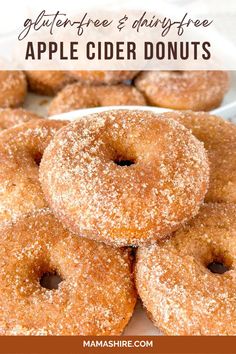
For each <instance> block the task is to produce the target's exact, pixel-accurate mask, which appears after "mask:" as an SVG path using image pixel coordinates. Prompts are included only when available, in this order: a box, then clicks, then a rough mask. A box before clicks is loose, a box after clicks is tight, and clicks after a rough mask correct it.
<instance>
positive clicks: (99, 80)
mask: <svg viewBox="0 0 236 354" xmlns="http://www.w3.org/2000/svg"><path fill="white" fill-rule="evenodd" d="M68 73H69V74H70V75H71V77H73V78H74V79H76V80H78V81H80V82H83V83H89V84H92V85H98V84H118V83H120V82H123V81H126V80H132V79H133V78H134V77H135V76H136V75H137V73H138V71H127V70H114V71H112V70H107V71H106V70H100V71H99V70H98V71H89V70H84V71H73V70H72V71H69V72H68Z"/></svg>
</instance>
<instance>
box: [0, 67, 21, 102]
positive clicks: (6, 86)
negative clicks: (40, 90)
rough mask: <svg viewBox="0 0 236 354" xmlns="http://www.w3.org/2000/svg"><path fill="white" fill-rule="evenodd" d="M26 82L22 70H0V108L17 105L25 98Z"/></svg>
mask: <svg viewBox="0 0 236 354" xmlns="http://www.w3.org/2000/svg"><path fill="white" fill-rule="evenodd" d="M26 91H27V83H26V79H25V75H24V73H23V72H22V71H0V108H9V107H13V108H14V107H19V106H20V105H21V104H22V103H23V102H24V99H25V96H26Z"/></svg>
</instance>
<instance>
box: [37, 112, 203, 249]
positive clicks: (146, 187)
mask: <svg viewBox="0 0 236 354" xmlns="http://www.w3.org/2000/svg"><path fill="white" fill-rule="evenodd" d="M40 180H41V183H42V187H43V190H44V193H45V196H46V199H47V201H48V202H49V205H50V206H51V208H52V209H53V211H54V213H55V215H57V217H58V218H59V219H60V220H61V221H62V222H63V223H64V224H65V225H66V226H67V227H68V228H69V229H70V230H72V231H74V232H77V233H79V234H80V235H81V236H86V237H88V238H93V239H96V240H98V241H104V242H106V243H109V244H114V245H115V246H120V245H139V244H142V243H147V242H149V243H150V242H153V241H154V240H156V239H161V238H163V237H166V235H167V234H168V233H170V232H171V231H173V230H175V229H176V228H178V227H179V226H180V224H181V223H182V222H185V221H186V220H188V219H189V218H191V217H192V216H194V215H195V214H196V213H197V212H198V209H199V206H200V204H201V203H202V201H203V198H204V196H205V193H206V190H207V185H208V162H207V158H206V154H205V150H204V148H203V144H202V143H200V142H199V141H198V140H197V139H196V138H195V137H194V136H193V135H192V134H191V133H190V131H189V130H187V129H186V128H184V127H183V126H182V125H180V124H179V123H177V122H176V121H174V120H171V119H162V118H160V117H159V116H158V115H156V114H153V113H151V112H145V111H143V112H140V111H132V110H130V111H129V110H113V111H107V112H103V113H100V114H94V115H90V116H87V117H84V118H80V119H78V120H77V121H75V122H72V123H71V124H69V125H68V126H67V127H65V128H63V129H61V131H60V132H59V133H58V134H57V135H56V137H55V139H53V141H52V142H51V144H50V145H49V146H48V148H47V149H46V150H45V152H44V155H43V158H42V161H41V165H40Z"/></svg>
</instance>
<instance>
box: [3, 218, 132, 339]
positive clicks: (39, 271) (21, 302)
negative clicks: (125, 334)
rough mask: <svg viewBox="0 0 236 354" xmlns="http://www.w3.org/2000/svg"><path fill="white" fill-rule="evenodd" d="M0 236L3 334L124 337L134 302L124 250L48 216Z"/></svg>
mask: <svg viewBox="0 0 236 354" xmlns="http://www.w3.org/2000/svg"><path fill="white" fill-rule="evenodd" d="M0 231H1V240H0V265H1V274H0V282H1V291H0V309H1V314H0V334H1V335H119V334H121V333H122V331H123V330H124V328H125V326H126V325H127V323H128V321H129V319H130V317H131V315H132V313H133V309H134V306H135V302H136V292H135V290H134V285H133V279H132V273H131V260H130V255H129V251H128V250H125V249H115V248H113V247H110V246H106V245H104V244H102V243H97V242H95V241H91V240H86V239H83V238H78V237H76V236H75V235H73V234H70V233H69V232H68V231H66V230H65V229H64V228H63V226H62V225H61V224H60V223H59V222H58V221H57V220H56V219H55V218H54V216H53V215H52V214H51V213H50V212H49V211H41V212H39V213H36V214H35V215H33V216H29V217H28V218H25V219H21V220H18V222H17V223H16V224H13V225H10V226H9V225H8V226H5V227H1V228H0ZM45 274H46V275H48V274H58V275H59V276H60V278H61V279H62V281H61V282H60V283H59V285H58V289H53V290H49V289H47V288H45V287H43V286H42V285H41V284H44V282H42V278H43V277H44V275H45Z"/></svg>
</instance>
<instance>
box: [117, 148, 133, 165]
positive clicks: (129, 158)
mask: <svg viewBox="0 0 236 354" xmlns="http://www.w3.org/2000/svg"><path fill="white" fill-rule="evenodd" d="M112 160H113V162H114V163H115V164H116V165H117V166H121V167H129V166H132V165H134V164H135V162H136V158H135V157H134V154H132V153H130V152H127V151H126V150H124V151H119V152H117V151H116V152H115V153H114V155H113V159H112Z"/></svg>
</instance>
